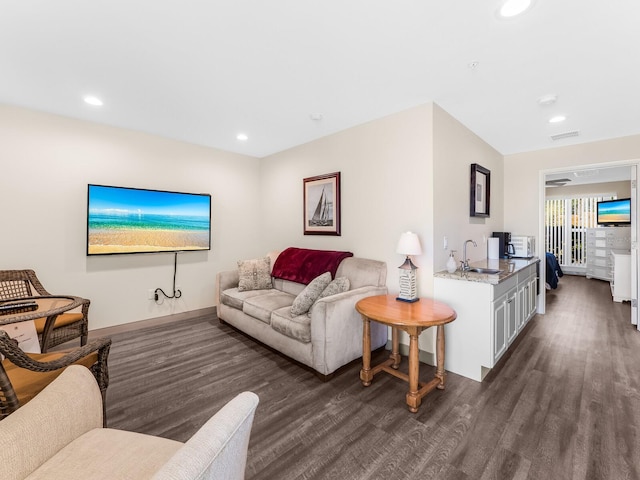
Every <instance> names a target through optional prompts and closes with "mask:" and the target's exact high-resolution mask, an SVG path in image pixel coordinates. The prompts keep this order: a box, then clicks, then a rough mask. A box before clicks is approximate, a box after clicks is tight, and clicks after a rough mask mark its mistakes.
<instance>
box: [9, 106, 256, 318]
mask: <svg viewBox="0 0 640 480" xmlns="http://www.w3.org/2000/svg"><path fill="white" fill-rule="evenodd" d="M0 162H1V165H2V169H1V175H0V205H1V206H2V207H1V208H2V220H3V221H4V222H5V223H4V224H3V225H2V227H0V228H1V230H0V255H1V257H0V268H1V269H24V268H31V269H34V270H35V271H36V273H37V274H38V276H39V278H40V279H41V281H42V282H43V284H44V285H45V287H46V288H47V289H48V290H49V291H50V292H52V293H59V294H63V293H67V294H72V295H78V296H82V297H86V298H89V299H91V309H90V320H89V322H90V328H91V329H96V328H102V327H106V326H111V325H118V324H121V323H127V322H131V321H136V320H142V319H146V318H152V317H158V316H163V315H168V314H171V313H178V312H184V311H189V310H196V309H199V308H204V307H209V306H212V305H213V303H214V293H213V292H214V283H215V275H216V272H218V271H220V270H223V269H227V268H234V267H235V262H236V260H237V259H238V258H243V257H245V256H252V255H258V254H261V253H262V252H263V248H262V247H261V245H260V244H259V242H256V241H255V239H256V238H257V237H258V233H259V217H258V213H257V209H256V205H257V204H258V202H259V199H258V193H259V166H258V160H257V159H254V158H251V157H246V156H242V155H236V154H231V153H226V152H222V151H219V150H214V149H211V148H205V147H199V146H195V145H190V144H186V143H181V142H177V141H172V140H168V139H163V138H159V137H154V136H151V135H146V134H142V133H137V132H132V131H127V130H121V129H116V128H110V127H106V126H101V125H96V124H92V123H88V122H81V121H76V120H71V119H67V118H63V117H58V116H54V115H48V114H43V113H38V112H33V111H29V110H25V109H20V108H15V107H9V106H0ZM88 183H96V184H106V185H118V186H128V187H138V188H151V189H160V190H172V191H185V192H193V193H210V194H211V195H212V222H213V229H212V230H213V231H212V250H211V251H209V252H189V253H183V254H179V255H178V275H177V283H178V285H180V287H181V289H182V292H183V297H182V298H181V299H179V300H172V301H165V303H164V304H163V305H160V306H158V305H155V304H154V302H153V301H150V300H148V299H147V290H148V289H150V288H156V287H161V288H163V289H164V290H165V291H167V292H170V291H171V287H172V279H173V259H174V257H173V254H145V255H112V256H105V257H87V256H86V255H85V252H86V245H85V242H86V206H87V205H86V202H87V184H88Z"/></svg>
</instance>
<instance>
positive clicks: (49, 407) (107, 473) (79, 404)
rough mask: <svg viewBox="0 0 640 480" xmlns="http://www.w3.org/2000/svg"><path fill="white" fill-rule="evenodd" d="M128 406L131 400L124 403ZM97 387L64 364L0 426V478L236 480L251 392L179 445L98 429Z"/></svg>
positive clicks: (244, 455)
mask: <svg viewBox="0 0 640 480" xmlns="http://www.w3.org/2000/svg"><path fill="white" fill-rule="evenodd" d="M132 400H133V401H135V399H132ZM101 403H102V398H101V396H100V390H99V389H98V386H97V384H96V382H95V380H94V378H93V377H92V376H91V374H90V373H89V372H88V371H87V370H86V369H85V368H83V367H80V366H75V365H74V366H71V367H69V368H67V369H66V370H65V371H64V372H63V373H62V375H60V376H59V377H58V378H57V379H56V380H54V381H53V382H52V383H51V384H50V385H49V386H48V387H47V388H45V389H44V390H43V391H42V392H41V393H40V394H39V395H38V396H37V397H36V398H34V399H33V400H32V401H31V402H29V403H28V404H27V405H25V406H24V407H23V408H21V409H20V410H18V411H16V412H15V413H13V414H12V415H11V416H9V417H7V418H6V419H4V420H3V421H1V422H0V478H1V479H2V480H22V479H25V478H28V479H29V480H45V479H46V480H72V479H83V480H119V479H125V478H126V479H130V480H133V479H143V478H144V479H151V480H213V479H218V480H223V479H224V480H242V479H244V472H245V465H246V460H247V449H248V445H249V436H250V433H251V426H252V424H253V417H254V413H255V410H256V407H257V405H258V397H257V395H255V394H254V393H251V392H244V393H241V394H239V395H237V396H236V397H235V398H233V399H232V400H230V401H229V403H227V404H226V405H225V406H224V407H222V409H221V410H219V411H218V413H216V414H215V415H214V416H213V417H211V418H210V419H209V420H208V421H207V422H206V423H205V424H204V425H203V426H202V427H200V429H199V430H198V431H197V432H196V433H195V434H194V435H193V436H192V437H191V438H190V439H189V440H188V441H187V442H186V443H184V444H183V443H180V442H177V441H174V440H168V439H166V438H161V437H155V436H152V435H145V434H141V433H134V432H128V431H124V430H116V429H112V428H102V423H103V422H102V406H101Z"/></svg>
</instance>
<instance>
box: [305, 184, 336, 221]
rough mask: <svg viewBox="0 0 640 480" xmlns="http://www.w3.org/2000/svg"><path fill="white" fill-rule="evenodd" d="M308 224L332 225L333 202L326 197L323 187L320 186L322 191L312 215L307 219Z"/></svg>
mask: <svg viewBox="0 0 640 480" xmlns="http://www.w3.org/2000/svg"><path fill="white" fill-rule="evenodd" d="M309 225H312V226H314V227H326V226H332V225H333V203H332V202H331V201H329V200H328V199H327V194H326V193H325V187H322V193H321V194H320V199H319V200H318V205H317V206H316V209H315V211H314V212H313V216H312V217H311V219H310V220H309Z"/></svg>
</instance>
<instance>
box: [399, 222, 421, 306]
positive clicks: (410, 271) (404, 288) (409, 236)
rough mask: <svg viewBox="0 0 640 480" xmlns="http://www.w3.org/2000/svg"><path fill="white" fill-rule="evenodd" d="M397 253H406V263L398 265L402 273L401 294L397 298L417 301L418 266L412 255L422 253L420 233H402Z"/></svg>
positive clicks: (405, 300) (402, 300) (403, 300)
mask: <svg viewBox="0 0 640 480" xmlns="http://www.w3.org/2000/svg"><path fill="white" fill-rule="evenodd" d="M396 253H401V254H402V255H406V256H407V258H406V259H405V261H404V263H403V264H402V265H400V266H399V267H398V270H399V273H400V294H399V295H398V296H397V297H396V300H399V301H401V302H417V301H418V300H419V298H418V288H417V287H416V270H417V269H418V267H416V266H415V265H414V264H413V262H412V261H411V258H410V255H420V254H421V253H422V248H421V247H420V240H419V239H418V235H416V234H415V233H413V232H405V233H403V234H402V235H400V240H399V241H398V247H397V248H396Z"/></svg>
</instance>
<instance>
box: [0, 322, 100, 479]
mask: <svg viewBox="0 0 640 480" xmlns="http://www.w3.org/2000/svg"><path fill="white" fill-rule="evenodd" d="M110 348H111V339H110V338H100V339H96V340H92V341H91V342H89V343H88V344H86V345H83V346H82V347H78V348H75V349H72V350H65V351H58V352H51V353H25V352H23V351H22V350H20V348H19V347H18V342H17V341H16V340H14V339H12V338H10V337H9V335H8V334H7V332H5V331H3V330H0V354H2V355H3V356H4V357H5V358H4V359H3V360H2V362H0V420H2V419H4V418H5V417H7V416H9V415H10V414H12V413H13V412H15V411H16V410H18V409H19V408H20V407H22V406H24V405H25V404H26V403H27V402H29V401H30V400H32V399H33V398H34V397H35V396H36V395H37V394H38V393H40V392H41V391H42V390H43V389H44V388H45V387H46V386H47V385H49V384H50V383H51V382H52V381H53V380H54V379H55V378H56V377H58V376H59V375H60V374H61V373H62V372H63V370H64V369H65V368H67V367H68V366H70V365H73V364H78V365H84V366H85V367H87V368H88V369H89V370H90V371H91V373H93V375H94V377H95V379H96V381H97V384H98V387H99V390H100V392H101V395H102V399H103V402H102V405H103V406H104V405H105V402H104V401H105V400H106V393H107V387H108V386H109V370H108V365H107V358H108V356H109V349H110ZM105 418H106V416H105ZM0 478H1V476H0Z"/></svg>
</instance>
